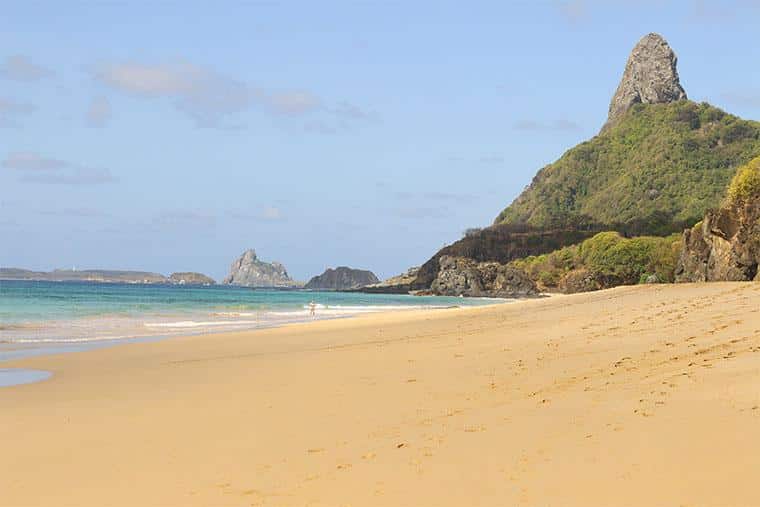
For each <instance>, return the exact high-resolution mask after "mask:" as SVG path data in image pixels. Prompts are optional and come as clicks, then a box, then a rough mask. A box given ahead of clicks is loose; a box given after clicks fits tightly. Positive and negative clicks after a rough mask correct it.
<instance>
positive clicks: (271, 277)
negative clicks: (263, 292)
mask: <svg viewBox="0 0 760 507" xmlns="http://www.w3.org/2000/svg"><path fill="white" fill-rule="evenodd" d="M222 283H223V284H227V285H240V286H242V287H298V286H299V285H300V284H299V283H298V282H296V281H294V280H293V279H292V278H290V275H288V272H287V270H286V269H285V266H283V265H282V264H280V263H279V262H271V263H270V262H264V261H261V260H259V258H258V257H257V256H256V251H255V250H253V249H249V250H246V251H245V252H243V255H241V256H240V257H238V258H237V259H236V260H235V262H233V263H232V266H230V274H229V275H227V278H225V279H224V280H223V281H222Z"/></svg>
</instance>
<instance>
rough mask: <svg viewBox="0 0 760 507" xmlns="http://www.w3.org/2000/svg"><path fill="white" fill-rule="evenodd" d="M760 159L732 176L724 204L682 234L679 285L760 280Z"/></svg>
mask: <svg viewBox="0 0 760 507" xmlns="http://www.w3.org/2000/svg"><path fill="white" fill-rule="evenodd" d="M759 264H760V157H758V158H756V159H755V160H753V161H752V162H750V163H749V164H747V165H746V166H745V167H744V168H742V169H741V170H740V171H739V172H738V173H737V175H736V177H734V180H733V182H732V183H731V187H730V188H729V198H728V202H727V204H725V205H724V206H722V207H721V208H719V209H718V210H715V211H709V212H708V213H707V214H706V215H705V218H704V220H702V221H701V222H699V223H698V224H697V225H695V226H694V227H692V228H691V229H689V230H686V231H685V232H684V234H683V240H682V249H681V256H680V258H679V261H678V266H677V268H676V280H677V281H679V282H704V281H708V282H710V281H719V280H722V281H747V280H756V281H760V274H759V273H758V265H759Z"/></svg>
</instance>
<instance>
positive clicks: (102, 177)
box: [2, 152, 116, 185]
mask: <svg viewBox="0 0 760 507" xmlns="http://www.w3.org/2000/svg"><path fill="white" fill-rule="evenodd" d="M2 166H3V167H4V168H6V169H12V170H15V171H19V172H20V173H21V178H20V179H21V181H24V182H27V183H44V184H53V185H97V184H102V183H112V182H114V181H116V178H115V177H114V176H113V175H112V174H111V172H110V171H109V170H108V169H98V168H92V167H84V166H81V165H77V164H72V163H70V162H66V161H64V160H59V159H56V158H50V157H44V156H42V155H39V154H37V153H33V152H13V153H11V154H9V155H8V156H7V157H6V158H5V160H3V162H2Z"/></svg>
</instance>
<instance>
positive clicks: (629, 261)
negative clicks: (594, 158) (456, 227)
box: [511, 232, 681, 292]
mask: <svg viewBox="0 0 760 507" xmlns="http://www.w3.org/2000/svg"><path fill="white" fill-rule="evenodd" d="M680 240H681V237H680V235H679V234H673V235H670V236H668V237H664V238H663V237H654V236H639V237H636V238H625V237H623V236H621V235H620V234H618V233H617V232H601V233H599V234H597V235H595V236H593V237H592V238H589V239H587V240H585V241H583V242H581V243H579V244H577V245H571V246H567V247H565V248H561V249H559V250H556V251H554V252H552V253H548V254H544V255H539V256H530V257H526V258H524V259H518V260H515V261H512V263H511V264H512V265H513V266H515V267H517V268H520V269H523V270H524V271H525V272H526V273H527V274H528V276H529V277H530V278H531V279H532V280H533V281H535V282H536V283H537V284H538V286H539V288H541V289H542V290H556V289H560V290H563V291H566V292H578V291H582V290H595V289H602V288H606V287H614V286H616V285H632V284H636V283H639V282H643V281H646V279H647V278H648V277H650V276H654V277H656V280H657V281H659V282H672V281H673V279H674V271H675V267H676V263H677V261H678V254H679V250H680Z"/></svg>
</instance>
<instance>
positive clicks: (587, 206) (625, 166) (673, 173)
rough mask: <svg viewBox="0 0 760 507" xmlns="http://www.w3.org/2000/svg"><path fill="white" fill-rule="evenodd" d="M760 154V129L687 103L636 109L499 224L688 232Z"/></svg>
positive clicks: (570, 156)
mask: <svg viewBox="0 0 760 507" xmlns="http://www.w3.org/2000/svg"><path fill="white" fill-rule="evenodd" d="M757 154H760V123H759V122H755V121H748V120H742V119H740V118H737V117H736V116H733V115H730V114H727V113H725V112H723V111H721V110H720V109H718V108H716V107H713V106H711V105H709V104H706V103H702V104H696V103H694V102H690V101H686V100H679V101H676V102H671V103H665V104H635V105H633V106H632V107H631V108H630V109H629V110H628V111H626V113H625V114H624V115H623V117H622V118H620V119H619V120H618V122H617V123H616V124H614V125H612V126H611V127H609V128H608V129H606V130H605V131H604V132H602V133H601V134H599V135H598V136H596V137H594V138H593V139H591V140H589V141H587V142H584V143H581V144H580V145H578V146H576V147H574V148H572V149H570V150H569V151H567V152H566V153H565V154H564V155H563V156H562V157H561V158H560V159H559V160H558V161H556V162H555V163H553V164H550V165H548V166H546V167H544V168H543V169H541V170H540V171H539V172H538V174H536V176H535V177H534V178H533V181H532V183H531V184H530V186H529V187H528V188H527V189H526V190H525V191H524V192H523V193H522V194H521V195H520V196H519V197H518V198H517V199H516V200H515V201H514V202H513V203H512V204H511V205H510V206H509V207H507V208H506V209H505V210H504V211H502V212H501V213H500V214H499V216H498V217H497V218H496V220H495V223H498V224H502V223H506V224H517V223H521V224H529V225H532V226H535V227H551V228H556V227H558V226H563V225H564V226H567V225H573V224H580V223H601V224H609V225H614V227H613V228H615V229H618V228H620V226H621V225H622V226H623V227H624V226H626V225H628V226H631V225H633V224H637V229H641V232H643V233H649V234H666V233H669V232H674V231H677V230H682V229H683V228H684V226H687V225H692V224H694V223H695V222H697V221H699V220H700V219H701V217H702V216H704V214H705V211H707V210H708V209H710V208H712V207H715V206H717V205H718V204H719V203H720V201H721V199H722V197H723V195H724V192H725V188H726V186H727V185H728V183H729V181H730V180H731V177H732V176H733V175H734V173H735V172H736V169H737V167H739V166H741V165H742V164H745V163H747V162H748V161H749V160H751V159H752V158H753V157H754V156H756V155H757Z"/></svg>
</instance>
